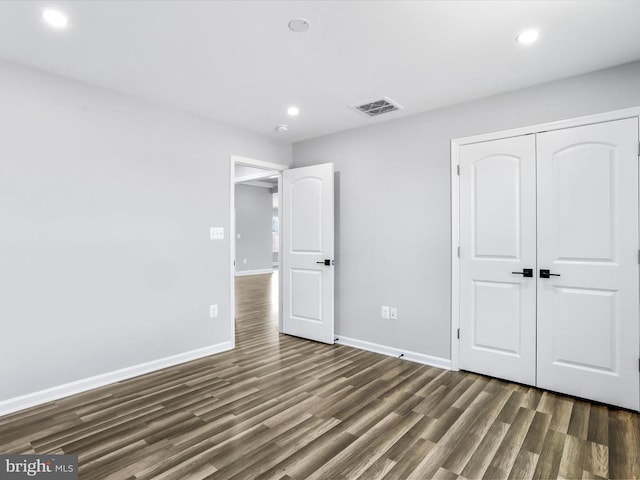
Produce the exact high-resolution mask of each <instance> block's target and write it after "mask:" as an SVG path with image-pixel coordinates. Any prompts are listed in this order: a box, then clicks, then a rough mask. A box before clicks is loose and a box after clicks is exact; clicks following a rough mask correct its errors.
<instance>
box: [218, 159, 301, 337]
mask: <svg viewBox="0 0 640 480" xmlns="http://www.w3.org/2000/svg"><path fill="white" fill-rule="evenodd" d="M236 165H246V166H248V167H257V168H263V169H265V170H275V171H277V172H279V174H278V205H282V171H283V170H288V169H289V168H290V167H288V166H287V165H281V164H279V163H271V162H264V161H262V160H255V159H253V158H247V157H241V156H238V155H231V156H230V157H229V290H230V291H229V312H230V313H229V322H230V324H231V339H230V340H231V345H232V347H231V348H235V346H236V268H235V265H234V263H233V262H234V260H235V258H236V222H235V209H236V195H235V192H236V182H235V180H236V175H235V170H236ZM278 219H279V220H278V221H279V222H280V223H281V224H282V209H281V208H278ZM280 246H282V239H281V240H280ZM280 250H282V248H280ZM278 282H279V285H278V298H279V305H278V330H279V331H282V275H279V277H278Z"/></svg>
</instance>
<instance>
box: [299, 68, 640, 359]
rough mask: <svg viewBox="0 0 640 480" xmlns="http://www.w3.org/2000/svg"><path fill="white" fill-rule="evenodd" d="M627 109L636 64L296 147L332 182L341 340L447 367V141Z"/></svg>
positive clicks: (638, 99) (636, 85) (634, 89)
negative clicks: (385, 314)
mask: <svg viewBox="0 0 640 480" xmlns="http://www.w3.org/2000/svg"><path fill="white" fill-rule="evenodd" d="M633 106H640V62H636V63H632V64H627V65H623V66H619V67H616V68H611V69H607V70H602V71H599V72H595V73H591V74H587V75H582V76H578V77H573V78H569V79H565V80H561V81H557V82H552V83H548V84H544V85H540V86H537V87H533V88H527V89H524V90H520V91H515V92H511V93H507V94H503V95H498V96H494V97H490V98H486V99H482V100H478V101H474V102H469V103H465V104H461V105H457V106H453V107H449V108H444V109H440V110H436V111H432V112H427V113H424V114H419V115H415V116H412V117H408V118H406V119H401V120H395V121H389V122H387V123H383V124H379V125H375V126H371V127H365V128H359V129H355V130H350V131H346V132H342V133H338V134H334V135H329V136H325V137H322V138H317V139H314V140H309V141H305V142H301V143H297V144H295V145H294V147H293V158H294V166H305V165H312V164H318V163H325V162H333V163H334V165H335V169H336V171H337V177H336V179H337V183H336V196H337V198H336V208H337V209H338V211H337V212H336V220H337V225H336V242H337V244H336V267H335V268H336V288H337V291H336V331H337V334H338V335H339V336H346V337H351V338H355V339H359V340H365V341H369V342H373V343H378V344H382V345H386V346H390V347H395V348H397V349H400V350H403V349H404V350H409V351H414V352H418V353H422V354H426V355H432V356H436V357H441V358H450V321H451V320H450V301H451V295H450V280H451V275H450V255H451V247H450V237H451V233H450V232H451V220H450V218H451V217H450V215H451V212H450V209H451V202H450V174H449V168H450V166H449V165H450V152H449V150H450V147H449V142H450V140H451V139H452V138H457V137H463V136H468V135H473V134H480V133H487V132H492V131H498V130H503V129H510V128H515V127H520V126H526V125H531V124H536V123H542V122H547V121H554V120H561V119H564V118H571V117H576V116H581V115H587V114H592V113H598V112H604V111H609V110H616V109H621V108H627V107H633ZM383 304H384V305H393V306H396V307H397V308H398V320H397V321H392V320H382V319H381V318H380V306H381V305H383Z"/></svg>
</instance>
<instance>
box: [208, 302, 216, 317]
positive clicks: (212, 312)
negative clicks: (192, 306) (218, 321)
mask: <svg viewBox="0 0 640 480" xmlns="http://www.w3.org/2000/svg"><path fill="white" fill-rule="evenodd" d="M217 316H218V305H209V317H210V318H216V317H217Z"/></svg>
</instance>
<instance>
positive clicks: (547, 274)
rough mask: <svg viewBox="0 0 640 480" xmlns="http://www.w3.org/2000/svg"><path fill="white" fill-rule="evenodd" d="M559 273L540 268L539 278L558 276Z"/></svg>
mask: <svg viewBox="0 0 640 480" xmlns="http://www.w3.org/2000/svg"><path fill="white" fill-rule="evenodd" d="M559 276H560V274H559V273H551V272H550V271H549V270H546V269H544V268H541V269H540V278H551V277H559Z"/></svg>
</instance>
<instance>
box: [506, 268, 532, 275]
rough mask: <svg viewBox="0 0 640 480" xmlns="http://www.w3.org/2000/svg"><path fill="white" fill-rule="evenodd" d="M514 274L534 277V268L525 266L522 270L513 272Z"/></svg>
mask: <svg viewBox="0 0 640 480" xmlns="http://www.w3.org/2000/svg"><path fill="white" fill-rule="evenodd" d="M511 273H513V274H514V275H522V276H523V277H533V268H523V269H522V271H521V272H511Z"/></svg>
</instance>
